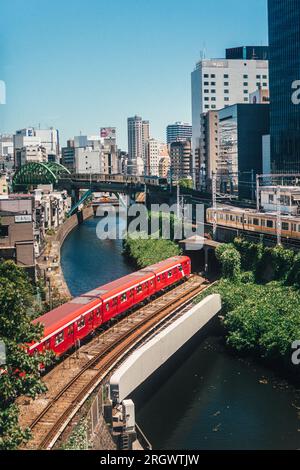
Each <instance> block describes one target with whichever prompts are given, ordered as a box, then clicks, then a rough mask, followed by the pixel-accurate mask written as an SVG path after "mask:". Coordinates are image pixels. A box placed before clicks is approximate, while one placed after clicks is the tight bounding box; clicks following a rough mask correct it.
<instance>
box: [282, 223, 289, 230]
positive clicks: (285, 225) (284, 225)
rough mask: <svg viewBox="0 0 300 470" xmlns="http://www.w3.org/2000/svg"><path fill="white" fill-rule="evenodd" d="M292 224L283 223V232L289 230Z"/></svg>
mask: <svg viewBox="0 0 300 470" xmlns="http://www.w3.org/2000/svg"><path fill="white" fill-rule="evenodd" d="M289 228H290V224H289V223H288V222H282V230H289Z"/></svg>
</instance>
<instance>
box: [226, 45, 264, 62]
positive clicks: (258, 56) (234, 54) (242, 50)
mask: <svg viewBox="0 0 300 470" xmlns="http://www.w3.org/2000/svg"><path fill="white" fill-rule="evenodd" d="M226 59H242V60H269V47H268V46H240V47H231V48H229V49H226Z"/></svg>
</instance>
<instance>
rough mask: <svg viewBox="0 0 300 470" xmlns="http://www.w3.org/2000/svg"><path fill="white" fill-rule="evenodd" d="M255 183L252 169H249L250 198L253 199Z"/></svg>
mask: <svg viewBox="0 0 300 470" xmlns="http://www.w3.org/2000/svg"><path fill="white" fill-rule="evenodd" d="M254 187H255V183H254V170H253V169H252V170H251V199H252V201H254V199H255V189H254Z"/></svg>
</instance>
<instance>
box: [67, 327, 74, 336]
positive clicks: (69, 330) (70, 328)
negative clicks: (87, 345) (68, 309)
mask: <svg viewBox="0 0 300 470" xmlns="http://www.w3.org/2000/svg"><path fill="white" fill-rule="evenodd" d="M73 333H74V325H71V326H69V328H68V336H72V334H73Z"/></svg>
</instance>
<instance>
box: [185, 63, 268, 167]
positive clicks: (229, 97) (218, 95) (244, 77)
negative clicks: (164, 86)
mask: <svg viewBox="0 0 300 470" xmlns="http://www.w3.org/2000/svg"><path fill="white" fill-rule="evenodd" d="M258 88H260V89H262V90H268V89H269V70H268V61H267V60H247V59H211V60H200V61H199V62H198V63H197V64H196V68H195V70H194V71H193V72H192V128H193V131H192V132H193V137H192V147H193V155H194V164H195V159H196V156H197V153H199V147H200V137H201V115H202V114H203V113H206V112H208V111H211V110H212V111H217V110H220V109H223V108H225V107H227V106H231V105H234V104H237V103H249V95H250V93H253V92H255V91H256V90H257V89H258Z"/></svg>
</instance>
